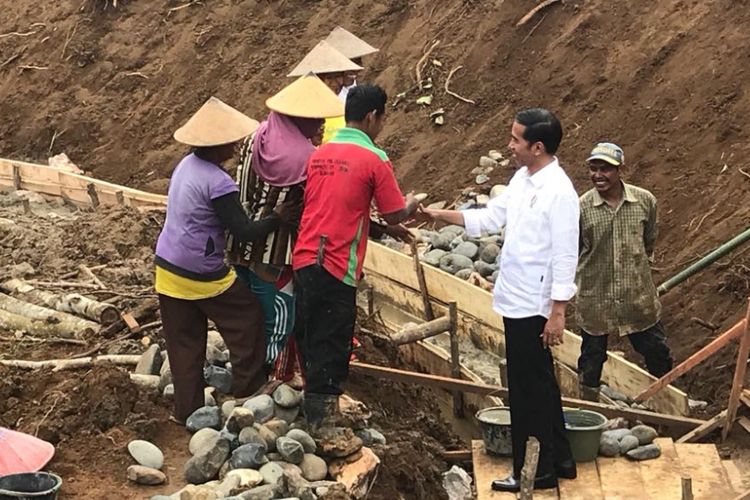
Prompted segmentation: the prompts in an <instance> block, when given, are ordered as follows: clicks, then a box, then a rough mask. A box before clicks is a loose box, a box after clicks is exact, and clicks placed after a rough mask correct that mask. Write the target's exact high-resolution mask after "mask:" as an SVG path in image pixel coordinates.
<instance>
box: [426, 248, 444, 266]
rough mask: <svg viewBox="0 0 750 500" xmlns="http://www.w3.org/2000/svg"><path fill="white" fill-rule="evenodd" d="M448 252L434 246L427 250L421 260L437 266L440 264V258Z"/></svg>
mask: <svg viewBox="0 0 750 500" xmlns="http://www.w3.org/2000/svg"><path fill="white" fill-rule="evenodd" d="M447 253H448V252H446V251H445V250H441V249H439V248H435V249H432V250H430V251H429V252H427V253H426V254H424V255H423V256H422V262H424V263H425V264H428V265H430V266H435V267H438V266H439V265H440V259H442V258H443V257H444V256H445V255H446V254H447Z"/></svg>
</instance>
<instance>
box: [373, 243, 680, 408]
mask: <svg viewBox="0 0 750 500" xmlns="http://www.w3.org/2000/svg"><path fill="white" fill-rule="evenodd" d="M364 265H365V273H366V274H367V275H368V276H371V277H373V278H374V279H373V281H375V279H377V280H378V281H384V279H386V280H389V281H390V282H391V283H395V284H398V285H399V286H400V287H402V288H404V289H405V290H406V291H405V292H403V293H400V292H399V293H398V294H397V295H398V298H397V299H396V298H394V303H396V304H399V305H401V304H402V303H405V302H408V303H409V304H410V306H409V307H410V308H411V309H414V305H417V309H416V310H421V309H422V307H421V301H420V299H419V289H420V288H419V283H418V279H417V277H416V275H415V273H414V270H413V268H412V259H411V258H410V257H409V256H407V255H404V254H402V253H400V252H397V251H395V250H391V249H390V248H387V247H385V246H383V245H380V244H378V243H374V242H370V244H369V246H368V247H367V257H366V259H365V264H364ZM423 267H424V274H425V278H426V280H427V282H428V283H429V287H430V289H429V292H430V297H431V299H432V304H433V308H434V309H435V312H436V314H440V312H438V309H440V307H436V306H435V304H436V303H437V304H438V305H440V304H442V305H443V307H442V308H444V307H445V304H447V303H448V302H451V301H456V302H457V304H458V310H459V313H460V316H461V319H460V321H461V327H460V329H459V331H461V333H462V335H463V330H464V329H465V324H467V323H468V324H471V323H474V322H476V323H478V324H479V325H481V328H479V329H478V330H479V331H478V332H477V333H478V334H477V335H474V336H472V339H473V340H475V342H474V343H475V344H477V346H478V347H480V348H482V349H486V350H489V351H492V352H495V353H499V354H501V355H502V353H504V352H505V345H504V340H503V335H502V332H503V324H502V321H501V318H500V315H498V314H497V313H496V312H495V311H494V310H493V309H492V294H490V293H489V292H487V291H485V290H482V289H481V288H479V287H477V286H474V285H472V284H471V283H468V282H466V281H464V280H461V279H458V278H456V277H455V276H452V275H450V274H448V273H446V272H443V271H441V270H440V269H437V268H434V267H432V266H423ZM377 290H378V292H380V287H379V286H378V288H377ZM564 339H565V341H564V343H563V344H562V345H559V346H556V347H554V348H553V355H554V356H555V359H556V360H557V361H560V362H563V363H565V364H566V365H568V366H571V367H575V366H576V364H577V361H578V357H579V356H580V354H581V344H582V341H581V337H580V336H578V335H576V334H574V333H572V332H570V331H567V330H566V331H565V333H564ZM480 344H481V345H480ZM607 360H608V361H607V362H606V363H605V364H604V369H603V372H602V379H603V380H604V382H605V383H607V384H608V385H609V386H610V387H612V388H614V389H617V390H618V391H620V392H622V393H624V394H626V395H628V396H630V397H634V396H636V395H637V394H638V393H640V392H641V391H643V388H644V387H648V386H649V385H651V384H652V383H654V382H655V381H656V380H657V379H656V377H653V376H652V375H650V374H649V373H648V372H646V371H645V370H643V369H642V368H640V367H638V366H637V365H636V364H634V363H631V362H629V361H627V360H626V359H625V358H623V357H622V356H619V355H616V354H613V353H611V352H608V353H607ZM649 407H651V408H653V409H654V410H655V411H659V412H663V413H672V414H675V415H688V414H689V412H690V410H689V407H688V400H687V394H685V393H684V392H683V391H681V390H679V389H677V388H676V387H671V386H670V387H667V388H666V389H665V390H663V391H660V392H659V393H658V394H656V395H655V396H654V397H653V398H651V400H650V401H649Z"/></svg>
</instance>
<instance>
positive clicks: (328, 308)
mask: <svg viewBox="0 0 750 500" xmlns="http://www.w3.org/2000/svg"><path fill="white" fill-rule="evenodd" d="M295 279H296V281H295V285H296V287H297V288H296V289H297V294H298V295H297V321H298V328H297V329H296V330H295V334H296V335H297V344H298V346H299V348H300V353H301V354H302V362H303V364H304V371H305V376H306V378H307V382H306V384H305V391H306V392H307V393H317V394H334V395H339V394H341V393H343V390H342V389H341V385H342V384H343V383H344V381H346V378H347V377H348V376H349V357H350V356H351V353H352V337H354V322H355V321H356V317H357V300H356V299H357V289H356V288H355V287H353V286H349V285H347V284H345V283H343V282H342V281H340V280H338V279H336V278H334V277H333V276H332V275H331V274H330V273H329V272H328V271H326V270H325V269H323V268H322V267H320V266H318V265H312V266H308V267H304V268H302V269H300V270H298V271H297V272H296V273H295Z"/></svg>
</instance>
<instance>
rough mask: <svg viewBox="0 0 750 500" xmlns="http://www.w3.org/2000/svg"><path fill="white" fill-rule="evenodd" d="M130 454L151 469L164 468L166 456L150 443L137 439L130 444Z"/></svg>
mask: <svg viewBox="0 0 750 500" xmlns="http://www.w3.org/2000/svg"><path fill="white" fill-rule="evenodd" d="M128 452H129V453H130V456H131V457H133V458H134V459H135V461H136V462H138V463H139V464H140V465H142V466H144V467H148V468H151V469H161V468H162V467H163V466H164V454H163V453H162V452H161V450H160V449H159V448H158V447H157V446H156V445H155V444H152V443H149V442H148V441H143V440H141V439H136V440H134V441H131V442H130V443H128Z"/></svg>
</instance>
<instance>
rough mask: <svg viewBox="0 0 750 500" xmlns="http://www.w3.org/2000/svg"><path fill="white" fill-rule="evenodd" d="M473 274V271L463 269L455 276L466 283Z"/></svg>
mask: <svg viewBox="0 0 750 500" xmlns="http://www.w3.org/2000/svg"><path fill="white" fill-rule="evenodd" d="M473 272H474V271H472V270H471V269H461V270H460V271H459V272H457V273H456V274H455V276H456V278H458V279H460V280H464V281H466V280H468V279H469V278H470V277H471V275H472V273H473Z"/></svg>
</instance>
